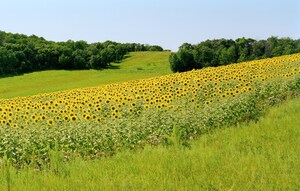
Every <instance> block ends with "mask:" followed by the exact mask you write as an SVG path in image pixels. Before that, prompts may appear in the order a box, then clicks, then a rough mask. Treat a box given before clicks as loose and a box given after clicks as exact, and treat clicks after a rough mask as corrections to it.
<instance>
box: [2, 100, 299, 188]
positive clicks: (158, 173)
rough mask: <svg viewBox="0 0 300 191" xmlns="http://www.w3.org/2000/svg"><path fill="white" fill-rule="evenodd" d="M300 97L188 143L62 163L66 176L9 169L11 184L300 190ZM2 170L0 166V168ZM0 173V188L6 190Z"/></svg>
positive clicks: (72, 186)
mask: <svg viewBox="0 0 300 191" xmlns="http://www.w3.org/2000/svg"><path fill="white" fill-rule="evenodd" d="M299 118H300V99H299V98H297V99H295V100H290V101H288V102H287V103H286V104H283V105H280V107H274V108H272V109H271V110H269V111H268V114H267V115H265V116H263V117H262V118H261V119H260V120H259V121H257V122H251V123H250V124H247V125H246V124H242V125H238V126H234V127H228V128H224V129H217V130H215V131H213V132H211V133H209V134H204V135H202V136H201V137H200V139H197V140H193V141H191V145H192V146H191V149H176V148H174V147H150V146H147V147H145V149H143V150H138V151H136V152H131V151H124V150H123V151H121V152H119V153H118V154H116V155H115V156H113V157H110V158H106V159H101V160H92V161H86V160H82V159H78V158H77V159H75V160H71V161H69V162H68V163H64V168H66V169H68V170H69V174H68V176H61V175H57V174H55V173H53V172H52V171H48V170H47V169H46V170H44V171H36V170H35V169H33V168H28V169H22V170H16V169H13V168H12V169H10V171H11V172H10V179H11V180H10V182H11V184H10V186H11V190H32V191H34V190H49V191H50V190H174V188H176V190H242V191H252V190H299V188H300V176H299V174H300V169H299V168H297V167H298V166H299V165H300V156H299V150H300V142H299V141H300V139H299V136H300V129H299ZM4 171H6V170H5V169H0V173H1V174H3V172H4ZM6 179H7V177H6V176H0V190H7V185H8V184H7V180H6Z"/></svg>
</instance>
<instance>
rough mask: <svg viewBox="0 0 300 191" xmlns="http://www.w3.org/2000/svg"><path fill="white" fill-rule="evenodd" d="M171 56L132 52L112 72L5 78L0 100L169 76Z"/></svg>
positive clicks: (60, 72) (57, 72)
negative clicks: (169, 59)
mask: <svg viewBox="0 0 300 191" xmlns="http://www.w3.org/2000/svg"><path fill="white" fill-rule="evenodd" d="M169 55H170V52H131V53H129V54H127V55H126V57H127V58H126V59H124V60H123V61H122V62H121V63H112V64H111V66H110V68H111V69H107V70H76V71H65V70H52V71H42V72H34V73H30V74H24V75H20V76H14V77H10V78H2V79H0V98H11V97H18V96H29V95H35V94H40V93H48V92H54V91H61V90H68V89H74V88H82V87H88V86H98V85H103V84H108V83H113V82H122V81H128V80H136V79H141V78H148V77H154V76H159V75H165V74H170V73H172V71H171V70H170V67H169V63H168V57H169ZM114 68H115V69H114ZM137 68H143V70H138V69H137ZM137 70H138V71H137ZM45 76H47V78H45Z"/></svg>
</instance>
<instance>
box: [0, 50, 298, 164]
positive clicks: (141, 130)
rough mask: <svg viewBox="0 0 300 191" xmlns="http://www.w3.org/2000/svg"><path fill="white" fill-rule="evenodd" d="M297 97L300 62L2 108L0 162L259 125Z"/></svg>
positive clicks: (14, 102) (246, 65) (8, 102)
mask: <svg viewBox="0 0 300 191" xmlns="http://www.w3.org/2000/svg"><path fill="white" fill-rule="evenodd" d="M299 89H300V54H293V55H287V56H281V57H275V58H268V59H262V60H255V61H250V62H243V63H238V64H231V65H227V66H221V67H215V68H213V67H209V68H205V69H201V70H193V71H190V72H185V73H175V74H170V75H166V76H160V77H155V78H149V79H143V80H135V81H129V82H123V83H114V84H109V85H105V86H99V87H89V88H82V89H74V90H70V91H62V92H55V93H48V94H40V95H36V96H29V97H17V98H12V99H2V100H0V158H2V157H4V156H5V157H7V158H10V159H11V161H12V163H13V164H14V165H16V166H18V167H22V166H24V165H29V164H32V165H38V166H39V167H41V166H42V165H43V164H47V163H48V162H49V160H50V158H49V153H50V151H51V150H53V149H54V148H56V147H58V148H56V149H59V150H60V151H62V153H63V154H64V157H65V160H68V159H70V158H72V157H77V156H80V157H83V158H86V159H90V158H98V157H107V156H110V155H112V154H114V153H115V152H117V151H119V150H122V149H135V148H142V147H143V146H145V145H146V144H152V145H156V144H160V143H164V142H165V141H166V138H167V137H168V136H169V135H170V134H172V131H173V129H174V127H176V128H177V129H179V131H180V132H181V135H182V139H185V140H188V139H193V138H194V137H197V136H199V135H201V134H202V133H205V132H207V131H210V130H212V129H214V128H219V127H225V126H228V125H235V124H237V123H240V122H245V121H250V120H255V119H257V118H258V117H259V116H260V115H261V114H262V113H263V112H264V110H266V109H267V108H268V107H269V106H270V105H274V104H276V103H280V102H282V101H283V100H285V99H286V98H287V97H288V96H293V95H296V94H297V93H298V92H299Z"/></svg>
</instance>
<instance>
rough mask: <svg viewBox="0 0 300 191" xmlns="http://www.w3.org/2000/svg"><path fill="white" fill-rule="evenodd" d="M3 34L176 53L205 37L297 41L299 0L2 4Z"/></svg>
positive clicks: (8, 0)
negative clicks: (111, 43) (124, 44)
mask: <svg viewBox="0 0 300 191" xmlns="http://www.w3.org/2000/svg"><path fill="white" fill-rule="evenodd" d="M0 30H2V31H6V32H12V33H23V34H27V35H31V34H35V35H37V36H43V37H44V38H46V39H47V40H54V41H66V40H68V39H71V40H75V41H76V40H85V41H87V42H103V41H106V40H113V41H117V42H137V43H143V44H157V45H160V46H162V47H163V48H165V49H171V50H173V51H176V50H177V48H178V47H179V46H180V45H181V44H182V43H184V42H188V43H192V44H195V43H199V42H201V41H203V40H206V39H217V38H232V39H236V38H239V37H250V38H254V39H257V40H259V39H266V38H267V37H270V36H279V37H291V38H294V39H296V38H297V39H298V38H300V0H0Z"/></svg>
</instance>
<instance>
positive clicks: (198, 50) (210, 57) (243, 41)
mask: <svg viewBox="0 0 300 191" xmlns="http://www.w3.org/2000/svg"><path fill="white" fill-rule="evenodd" d="M298 52H300V40H299V39H298V40H292V39H290V38H277V37H274V36H272V37H270V38H268V39H267V40H258V41H256V40H254V39H251V38H238V39H236V40H235V41H234V40H227V39H216V40H206V41H204V42H201V43H199V44H195V45H191V44H188V43H184V44H183V45H181V46H180V47H179V50H178V52H177V53H172V54H171V56H170V59H169V61H170V66H171V69H172V71H173V72H184V71H189V70H192V69H198V68H202V67H209V66H221V65H227V64H231V63H238V62H245V61H249V60H257V59H261V58H271V57H274V56H281V55H288V54H293V53H298ZM192 55H193V56H192Z"/></svg>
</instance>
